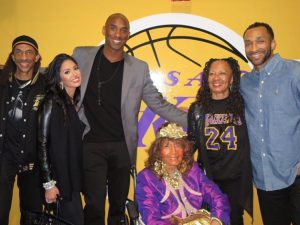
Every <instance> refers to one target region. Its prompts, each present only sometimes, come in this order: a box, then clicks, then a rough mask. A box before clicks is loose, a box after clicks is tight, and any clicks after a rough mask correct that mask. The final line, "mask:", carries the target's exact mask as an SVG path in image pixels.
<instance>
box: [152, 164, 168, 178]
mask: <svg viewBox="0 0 300 225" xmlns="http://www.w3.org/2000/svg"><path fill="white" fill-rule="evenodd" d="M153 170H154V171H155V173H156V174H157V175H158V176H162V175H163V174H164V173H165V171H166V164H165V163H164V162H163V161H161V160H156V161H155V162H154V168H153Z"/></svg>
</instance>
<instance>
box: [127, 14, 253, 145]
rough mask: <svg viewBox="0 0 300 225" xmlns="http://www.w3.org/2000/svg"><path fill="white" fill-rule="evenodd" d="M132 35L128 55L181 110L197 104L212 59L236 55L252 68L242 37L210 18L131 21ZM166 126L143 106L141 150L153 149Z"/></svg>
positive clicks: (179, 16)
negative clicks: (157, 133)
mask: <svg viewBox="0 0 300 225" xmlns="http://www.w3.org/2000/svg"><path fill="white" fill-rule="evenodd" d="M130 31H131V35H130V39H129V40H128V41H127V45H126V47H125V51H127V53H128V54H130V55H133V56H135V57H137V58H139V59H141V60H144V61H146V62H147V63H148V64H149V69H150V75H151V78H152V80H153V82H154V84H155V86H156V87H157V88H158V89H159V91H160V92H161V93H162V94H163V96H164V97H165V98H166V99H167V100H168V101H169V102H171V103H173V104H176V105H178V106H179V107H185V108H188V107H189V105H190V103H191V102H193V101H194V97H195V96H196V93H197V90H198V89H199V87H200V79H201V73H202V71H203V68H204V66H205V62H206V61H208V60H209V59H210V58H227V57H233V58H235V59H237V60H238V61H239V64H240V67H241V70H244V71H249V70H250V69H251V65H250V64H249V63H248V61H247V59H246V57H245V55H244V44H243V39H242V37H241V36H239V35H238V34H236V33H235V32H234V31H232V30H231V29H229V28H228V27H226V26H224V25H222V24H220V23H218V22H216V21H213V20H210V19H207V18H204V17H200V16H195V15H191V14H183V13H167V14H157V15H152V16H148V17H144V18H141V19H139V20H136V21H133V22H131V23H130ZM163 122H164V120H163V119H162V118H160V117H159V116H157V115H155V114H154V113H153V112H152V111H151V110H150V109H149V108H147V106H146V105H145V104H143V105H142V107H141V112H140V115H139V143H138V146H139V147H147V146H148V145H149V144H150V143H151V142H152V140H153V135H154V132H155V130H156V129H157V128H158V127H159V126H161V124H162V123H163ZM148 136H149V137H150V138H148Z"/></svg>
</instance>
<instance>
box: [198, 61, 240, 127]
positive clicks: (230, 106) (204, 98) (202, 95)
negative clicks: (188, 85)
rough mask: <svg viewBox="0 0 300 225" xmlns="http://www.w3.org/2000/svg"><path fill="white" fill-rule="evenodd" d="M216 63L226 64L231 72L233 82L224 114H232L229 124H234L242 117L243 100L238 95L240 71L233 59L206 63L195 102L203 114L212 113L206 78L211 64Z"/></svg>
mask: <svg viewBox="0 0 300 225" xmlns="http://www.w3.org/2000/svg"><path fill="white" fill-rule="evenodd" d="M216 61H225V62H227V63H228V65H229V66H230V68H231V70H232V75H233V82H232V85H231V87H230V91H229V97H228V101H227V102H226V109H225V113H232V114H233V118H232V119H233V121H231V122H234V120H238V119H239V117H243V116H244V100H243V98H242V96H241V94H240V79H241V71H240V66H239V64H238V61H237V60H235V59H234V58H232V57H229V58H222V59H215V58H212V59H210V60H209V61H208V62H206V64H205V67H204V70H203V77H202V82H201V87H200V88H199V90H198V93H197V96H196V101H195V102H196V103H197V104H199V105H201V106H202V108H203V109H204V111H205V112H212V109H211V107H212V95H211V91H210V88H209V85H208V76H209V71H210V68H211V65H212V63H214V62H216Z"/></svg>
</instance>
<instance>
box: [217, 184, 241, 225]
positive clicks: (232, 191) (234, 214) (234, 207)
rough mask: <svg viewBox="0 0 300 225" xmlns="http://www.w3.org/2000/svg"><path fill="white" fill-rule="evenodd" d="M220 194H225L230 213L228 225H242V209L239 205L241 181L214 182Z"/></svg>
mask: <svg viewBox="0 0 300 225" xmlns="http://www.w3.org/2000/svg"><path fill="white" fill-rule="evenodd" d="M215 182H216V183H217V184H218V186H219V187H220V189H221V190H222V192H223V193H224V194H227V196H228V199H229V203H230V207H231V211H230V225H243V224H244V221H243V214H244V209H243V207H242V206H241V205H240V203H239V198H240V190H241V188H242V183H241V179H240V178H238V179H235V180H228V181H215Z"/></svg>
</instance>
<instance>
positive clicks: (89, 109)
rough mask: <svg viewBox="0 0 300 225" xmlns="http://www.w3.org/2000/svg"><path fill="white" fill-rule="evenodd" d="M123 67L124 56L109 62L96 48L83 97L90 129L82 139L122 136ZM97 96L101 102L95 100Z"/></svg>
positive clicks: (120, 137) (87, 140) (102, 140)
mask: <svg viewBox="0 0 300 225" xmlns="http://www.w3.org/2000/svg"><path fill="white" fill-rule="evenodd" d="M123 68H124V60H121V61H118V62H114V63H111V62H110V61H109V60H108V59H107V58H106V57H105V56H104V54H103V53H102V49H100V50H99V51H98V53H97V55H96V57H95V60H94V64H93V67H92V71H91V75H90V78H89V82H88V86H87V90H86V93H85V97H84V101H83V104H84V109H85V114H86V117H87V119H88V121H89V124H90V126H91V130H90V132H89V133H88V134H87V135H86V136H85V138H84V141H85V142H93V143H99V142H110V141H124V140H125V138H124V131H123V125H122V119H121V93H122V81H123ZM99 82H100V83H101V88H100V91H99V88H98V85H99ZM99 98H100V100H101V105H99V104H98V102H99Z"/></svg>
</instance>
